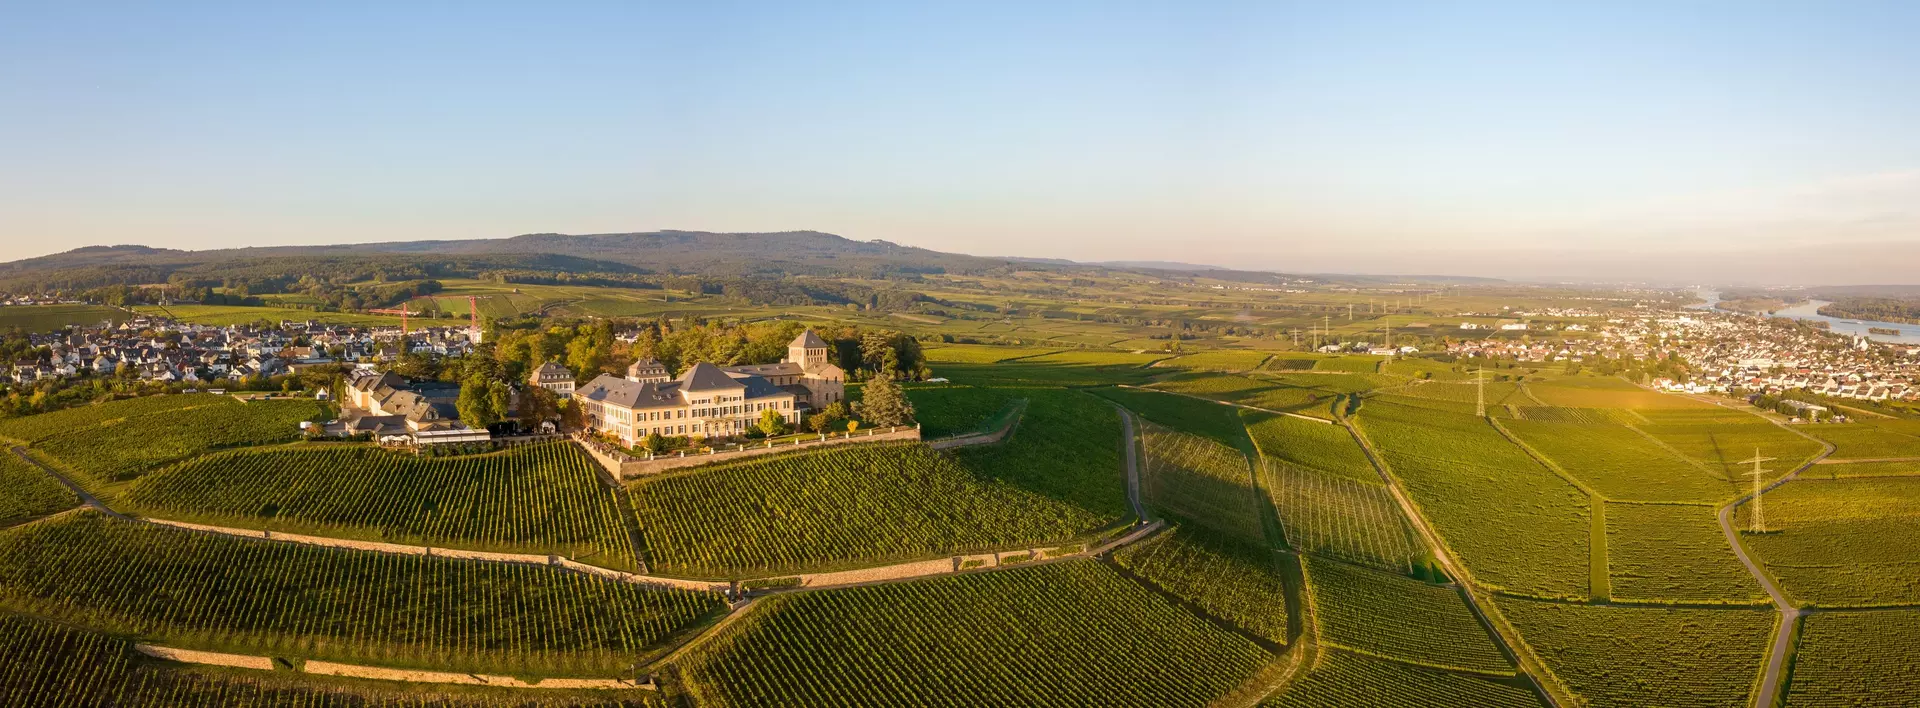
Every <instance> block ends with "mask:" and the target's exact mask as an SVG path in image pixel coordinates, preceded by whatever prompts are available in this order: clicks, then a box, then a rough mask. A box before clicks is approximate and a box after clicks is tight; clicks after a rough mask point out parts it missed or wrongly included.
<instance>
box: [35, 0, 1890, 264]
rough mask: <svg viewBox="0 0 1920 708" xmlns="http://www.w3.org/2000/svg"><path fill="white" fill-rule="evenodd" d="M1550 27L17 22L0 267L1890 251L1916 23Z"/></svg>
mask: <svg viewBox="0 0 1920 708" xmlns="http://www.w3.org/2000/svg"><path fill="white" fill-rule="evenodd" d="M541 5H551V7H540V6H541ZM1571 5H1573V4H1572V3H1533V2H1529V3H1405V4H1401V3H1305V2H1302V3H1281V2H1252V3H1244V4H1236V3H1220V4H1205V3H1173V2H1168V3H1156V4H1149V3H1119V2H1085V3H1080V2H1041V3H1027V2H992V1H989V2H966V3H951V4H942V3H898V2H884V3H881V2H876V3H859V4H852V3H848V4H821V5H816V6H811V7H801V6H800V4H798V3H759V4H748V3H726V2H720V3H658V4H648V3H639V2H620V3H604V4H595V3H512V4H508V3H499V4H490V3H478V2H444V3H426V2H421V3H413V2H408V3H385V2H369V3H349V2H329V3H311V4H305V3H278V2H266V3H262V2H244V3H242V2H235V3H215V2H192V3H127V4H120V3H31V4H29V3H13V4H9V5H8V6H6V7H4V8H0V234H4V239H0V259H13V258H21V257H27V256H32V255H38V254H42V253H48V252H53V251H59V250H65V249H67V248H71V247H76V246H81V245H88V244H101V243H146V244H149V245H159V246H172V247H182V248H209V247H224V246H238V245H264V244H282V243H315V242H329V241H341V242H344V241H374V240H395V239H414V238H490V237H501V236H509V235H514V234H518V233H527V232H549V231H551V232H564V233H591V232H608V231H640V230H653V229H661V228H680V229H703V230H724V231H761V230H782V229H803V228H804V229H817V230H822V231H830V232H834V233H839V234H842V235H845V236H848V237H851V238H858V239H872V238H884V239H889V240H892V241H896V242H901V243H908V244H913V245H921V246H927V247H931V248H938V249H942V250H952V251H961V252H968V253H977V254H987V255H1030V256H1050V257H1068V258H1076V259H1082V260H1100V259H1148V258H1152V259H1166V260H1183V261H1198V262H1215V263H1221V264H1225V265H1239V266H1250V267H1269V268H1282V269H1292V270H1306V271H1311V270H1320V271H1330V270H1340V271H1369V272H1393V271H1398V272H1411V271H1420V272H1449V273H1484V274H1494V275H1515V274H1538V275H1557V274H1567V275H1589V274H1593V275H1600V274H1604V275H1622V274H1631V272H1637V271H1635V269H1636V268H1641V267H1642V266H1645V265H1646V262H1647V261H1648V260H1656V261H1663V262H1665V261H1675V260H1679V261H1688V262H1699V261H1700V260H1701V259H1709V258H1711V259H1713V260H1714V262H1716V263H1719V264H1720V265H1719V266H1716V267H1720V268H1728V267H1730V266H1727V265H1726V264H1727V263H1728V262H1734V263H1746V261H1741V260H1739V259H1741V258H1747V259H1751V260H1752V261H1753V262H1752V264H1751V265H1742V266H1738V267H1734V268H1733V270H1735V271H1736V274H1737V273H1738V272H1740V271H1742V270H1745V271H1748V272H1757V271H1756V270H1755V269H1759V268H1763V267H1764V268H1773V267H1775V265H1777V264H1786V265H1781V266H1780V267H1781V268H1783V270H1781V273H1783V274H1784V275H1782V276H1780V277H1786V276H1787V275H1792V274H1793V272H1794V271H1795V270H1796V269H1799V270H1804V269H1806V268H1808V267H1810V266H1809V265H1808V264H1809V263H1812V262H1813V261H1809V260H1807V258H1808V255H1807V254H1824V255H1820V256H1817V257H1827V256H1833V254H1839V255H1840V258H1838V259H1837V260H1835V262H1834V263H1832V264H1830V266H1824V267H1830V268H1837V269H1839V270H1837V271H1835V272H1838V273H1842V274H1844V273H1845V272H1847V270H1846V269H1847V268H1848V267H1849V266H1847V264H1846V262H1843V261H1850V262H1852V263H1853V264H1854V266H1858V264H1859V261H1860V260H1861V258H1863V257H1864V258H1867V260H1874V261H1885V260H1887V259H1886V258H1884V257H1883V258H1873V257H1871V256H1873V255H1874V254H1887V253H1894V252H1902V251H1900V249H1904V248H1907V247H1908V246H1909V245H1911V244H1913V243H1915V242H1916V241H1920V128H1917V126H1920V41H1916V40H1915V38H1916V37H1920V3H1883V4H1866V3H1844V2H1835V3H1813V2H1807V3H1791V4H1788V3H1766V2H1727V3H1705V2H1698V3H1693V2H1683V3H1651V2H1649V3H1586V5H1588V7H1584V8H1577V7H1572V6H1571ZM1362 6H1364V7H1362ZM1809 249H1811V250H1809ZM1888 249H1893V250H1888ZM1656 254H1665V255H1666V256H1667V257H1666V258H1654V256H1655V255H1656ZM1817 257H1816V258H1815V259H1816V260H1817ZM1729 259H1731V260H1729ZM1907 262H1909V263H1911V262H1914V261H1911V260H1909V261H1907ZM1770 264H1772V265H1770ZM1668 265H1671V264H1670V263H1669V264H1668ZM1664 267H1667V266H1664V265H1660V266H1649V269H1650V270H1649V275H1650V276H1664V275H1666V272H1665V271H1660V272H1658V273H1655V272H1652V271H1659V270H1660V268H1664ZM1898 272H1899V271H1889V272H1888V274H1887V275H1888V277H1879V278H1875V277H1866V276H1862V278H1864V279H1869V280H1872V279H1879V280H1886V279H1888V278H1889V277H1892V276H1893V275H1896V274H1897V273H1898ZM1802 275H1804V273H1802ZM1876 275H1877V272H1876ZM1838 278H1839V276H1830V277H1823V279H1827V280H1834V279H1838ZM1916 278H1920V276H1906V277H1904V278H1902V279H1904V280H1907V281H1914V280H1915V279H1916Z"/></svg>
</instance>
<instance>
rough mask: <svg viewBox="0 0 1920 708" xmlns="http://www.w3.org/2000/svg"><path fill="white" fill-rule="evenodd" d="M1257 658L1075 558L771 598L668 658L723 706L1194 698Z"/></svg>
mask: <svg viewBox="0 0 1920 708" xmlns="http://www.w3.org/2000/svg"><path fill="white" fill-rule="evenodd" d="M1270 657H1271V655H1269V654H1268V653H1267V652H1266V651H1264V650H1262V649H1261V648H1260V647H1259V646H1257V645H1255V644H1254V643H1252V642H1250V641H1248V640H1246V639H1244V638H1241V637H1240V636H1238V635H1237V634H1233V633H1230V632H1226V631H1224V630H1222V629H1220V628H1218V627H1215V626H1214V625H1212V624H1210V623H1208V622H1207V621H1206V620H1203V619H1200V618H1198V617H1196V616H1194V615H1192V614H1190V613H1187V612H1186V611H1184V610H1182V609H1181V608H1180V607H1179V606H1178V605H1176V604H1174V603H1173V602H1172V601H1170V600H1168V599H1166V598H1163V597H1161V596H1160V595H1158V594H1156V593H1154V592H1153V591H1151V590H1148V589H1146V588H1143V587H1141V586H1139V585H1138V584H1135V583H1133V582H1131V581H1129V580H1127V579H1126V578H1124V577H1121V576H1120V575H1119V574H1118V573H1117V572H1116V571H1114V570H1113V569H1111V568H1108V567H1106V566H1105V565H1104V564H1102V563H1100V562H1098V561H1092V560H1077V561H1065V562H1061V563H1055V564H1050V565H1045V566H1039V567H1034V568H1022V569H1016V570H1008V571H1000V572H992V573H979V574H970V575H961V576H955V577H947V578H938V579H930V580H918V581H913V582H906V583H893V584H886V585H874V586H868V587H858V588H848V589H844V590H824V591H818V592H807V593H799V594H794V595H780V596H775V597H770V598H767V599H764V600H759V601H757V603H756V607H755V608H754V609H752V610H751V611H750V614H748V615H746V616H744V617H742V618H741V619H740V620H739V621H737V622H734V623H732V624H730V625H728V626H727V627H725V628H724V629H723V630H721V633H720V634H719V635H718V636H715V637H712V638H711V639H709V640H707V641H706V642H705V643H703V644H701V645H700V646H699V647H697V648H696V649H695V650H694V651H692V652H690V653H689V654H688V655H687V656H685V657H684V658H682V659H679V660H677V664H678V668H679V669H680V678H681V681H682V683H683V685H684V687H685V688H686V690H687V691H688V692H689V693H690V694H691V695H692V696H693V698H694V699H695V700H696V701H697V702H702V703H706V702H717V703H725V704H726V705H730V706H796V705H846V706H890V705H916V706H980V705H1022V706H1082V705H1153V706H1204V705H1207V704H1208V703H1209V702H1210V701H1212V700H1213V699H1214V698H1215V697H1217V696H1220V695H1222V694H1225V693H1226V692H1227V691H1229V690H1231V689H1232V688H1233V687H1235V686H1236V685H1238V684H1239V683H1240V682H1241V681H1243V680H1245V679H1246V678H1247V677H1249V676H1251V675H1252V674H1253V673H1254V672H1255V671H1257V670H1259V668H1260V667H1261V665H1262V664H1264V663H1266V662H1267V661H1268V660H1269V658H1270ZM1172 667H1178V668H1177V672H1176V673H1177V676H1178V678H1177V679H1176V678H1174V675H1172V674H1169V673H1168V672H1169V671H1170V670H1173V669H1172Z"/></svg>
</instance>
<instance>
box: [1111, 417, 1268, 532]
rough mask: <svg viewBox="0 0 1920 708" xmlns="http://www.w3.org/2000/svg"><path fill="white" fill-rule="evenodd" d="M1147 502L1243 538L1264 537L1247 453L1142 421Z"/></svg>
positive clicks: (1143, 483)
mask: <svg viewBox="0 0 1920 708" xmlns="http://www.w3.org/2000/svg"><path fill="white" fill-rule="evenodd" d="M1141 438H1142V440H1143V442H1144V447H1145V449H1146V463H1145V467H1146V470H1145V471H1144V472H1143V473H1142V475H1141V487H1142V493H1143V494H1144V495H1145V497H1146V500H1147V503H1148V504H1150V505H1152V506H1154V507H1155V508H1157V509H1160V510H1162V511H1165V512H1167V513H1171V514H1174V515H1176V516H1179V517H1180V518H1182V519H1185V520H1187V521H1188V522H1191V523H1193V524H1197V525H1203V526H1206V527H1208V528H1210V529H1212V530H1214V531H1216V532H1219V533H1223V534H1227V535H1230V536H1233V537H1235V538H1238V539H1241V540H1243V541H1247V542H1253V543H1258V542H1261V541H1262V540H1264V539H1265V538H1266V534H1265V531H1263V527H1262V525H1261V521H1260V511H1259V506H1258V505H1259V502H1260V498H1259V494H1258V492H1256V491H1255V490H1254V486H1253V469H1252V467H1250V466H1248V463H1247V457H1246V455H1243V454H1241V453H1240V451H1239V450H1236V449H1234V448H1231V447H1227V446H1225V445H1222V444H1220V443H1218V442H1214V441H1213V440H1211V439H1208V438H1204V437H1200V436H1198V435H1189V434H1187V433H1180V432H1174V431H1172V430H1167V429H1165V428H1162V427H1160V426H1157V425H1148V426H1146V428H1145V429H1144V430H1142V432H1141Z"/></svg>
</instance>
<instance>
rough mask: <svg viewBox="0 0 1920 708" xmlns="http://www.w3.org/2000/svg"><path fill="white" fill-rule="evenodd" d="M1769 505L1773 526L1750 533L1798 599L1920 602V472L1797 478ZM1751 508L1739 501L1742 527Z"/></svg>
mask: <svg viewBox="0 0 1920 708" xmlns="http://www.w3.org/2000/svg"><path fill="white" fill-rule="evenodd" d="M1764 506H1765V516H1766V523H1767V531H1768V533H1763V534H1746V535H1744V536H1743V539H1744V540H1745V542H1746V544H1747V546H1748V547H1749V548H1751V549H1752V550H1753V552H1754V555H1755V559H1756V560H1759V561H1760V562H1762V563H1764V564H1765V565H1766V567H1767V572H1768V573H1769V574H1771V575H1773V576H1774V578H1776V579H1778V580H1779V581H1780V586H1781V587H1782V588H1783V589H1785V590H1786V591H1787V594H1788V595H1790V596H1792V597H1793V599H1794V600H1796V601H1800V602H1808V603H1813V604H1817V605H1823V606H1843V607H1844V606H1869V605H1911V604H1916V603H1920V477H1888V478H1878V479H1874V478H1869V479H1841V480H1795V481H1793V482H1789V483H1787V484H1785V485H1782V486H1780V487H1779V488H1776V489H1774V490H1773V491H1770V492H1767V494H1766V497H1765V499H1764ZM1751 513H1752V507H1751V506H1750V505H1742V506H1741V507H1740V511H1739V513H1738V514H1737V515H1736V517H1735V519H1734V521H1735V522H1736V524H1737V526H1738V527H1739V528H1741V529H1746V528H1748V526H1749V524H1750V522H1751V520H1752V517H1751Z"/></svg>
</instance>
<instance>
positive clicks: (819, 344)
mask: <svg viewBox="0 0 1920 708" xmlns="http://www.w3.org/2000/svg"><path fill="white" fill-rule="evenodd" d="M827 349H828V347H827V341H826V340H824V339H821V338H820V335H817V334H814V333H813V330H807V331H805V332H801V333H800V336H798V337H794V338H793V341H792V342H791V343H789V344H787V361H790V362H793V363H795V364H799V365H800V368H801V370H803V371H819V370H821V369H824V368H826V367H827Z"/></svg>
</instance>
